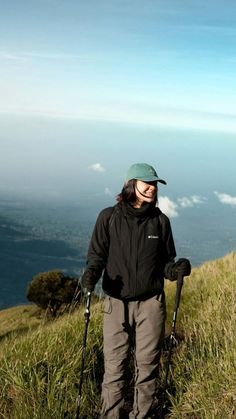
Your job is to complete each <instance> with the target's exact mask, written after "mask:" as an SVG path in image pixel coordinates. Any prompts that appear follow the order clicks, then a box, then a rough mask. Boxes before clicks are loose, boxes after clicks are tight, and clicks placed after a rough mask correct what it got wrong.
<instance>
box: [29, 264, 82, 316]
mask: <svg viewBox="0 0 236 419" xmlns="http://www.w3.org/2000/svg"><path fill="white" fill-rule="evenodd" d="M75 294H76V295H77V296H78V295H79V296H80V286H79V285H78V281H77V279H75V278H71V277H69V276H65V275H64V274H63V273H62V272H60V271H49V272H41V273H39V274H37V275H36V276H34V277H33V279H32V281H31V282H30V284H29V285H28V288H27V299H28V300H29V301H31V302H33V303H35V304H37V305H38V306H39V307H40V308H42V309H49V310H50V313H51V314H52V316H55V315H56V313H57V311H58V310H59V308H60V307H61V306H62V305H63V304H70V303H71V302H72V301H73V298H74V297H75Z"/></svg>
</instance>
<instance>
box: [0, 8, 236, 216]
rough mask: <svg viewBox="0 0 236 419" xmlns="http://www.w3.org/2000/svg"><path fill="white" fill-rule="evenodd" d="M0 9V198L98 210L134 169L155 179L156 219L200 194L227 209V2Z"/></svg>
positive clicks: (232, 109) (233, 52)
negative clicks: (158, 180) (91, 204)
mask: <svg viewBox="0 0 236 419" xmlns="http://www.w3.org/2000/svg"><path fill="white" fill-rule="evenodd" d="M0 11H1V12H0V191H2V192H12V193H14V192H17V193H20V194H22V195H23V196H24V195H26V196H27V194H28V195H29V196H41V197H43V196H44V197H51V198H52V199H59V198H62V199H63V198H65V197H66V198H68V197H69V196H70V197H71V196H73V197H75V196H77V197H82V198H84V197H86V199H88V197H93V198H94V199H98V200H99V199H100V200H101V201H102V202H105V201H106V199H107V200H109V199H111V198H112V197H114V196H115V194H116V193H118V192H119V191H120V189H121V185H122V183H123V181H124V178H125V172H126V170H127V168H128V166H129V165H130V164H132V163H134V162H138V161H145V162H147V163H150V164H152V165H154V166H155V168H156V169H157V171H158V174H159V173H160V176H161V177H163V178H167V183H168V189H166V191H167V192H166V191H165V190H163V189H162V190H161V191H160V194H161V195H162V196H161V198H160V202H161V201H162V205H163V208H165V209H166V212H167V213H168V214H171V215H172V216H177V214H178V210H179V209H180V208H183V207H184V206H185V207H186V206H188V207H191V206H194V205H200V204H202V203H203V202H204V200H205V198H206V195H209V194H210V195H211V197H212V199H217V200H218V201H219V202H221V203H222V204H224V205H229V206H235V208H236V202H235V201H236V191H235V186H234V184H235V182H234V180H235V169H234V166H235V164H234V159H235V157H234V156H235V155H236V154H235V153H236V138H235V135H236V77H235V74H236V3H235V1H234V0H224V1H223V0H221V1H219V0H207V1H206V0H199V1H197V2H196V1H195V0H194V1H193V0H181V1H180V0H168V1H166V0H145V1H143V0H142V1H141V0H132V1H129V0H126V1H125V0H113V1H112V0H99V1H97V0H91V1H90V0H86V1H85V0H79V1H78V0H37V1H36V0H22V1H18V0H8V1H7V2H6V1H3V0H0ZM82 198H81V199H82ZM78 199H79V198H78Z"/></svg>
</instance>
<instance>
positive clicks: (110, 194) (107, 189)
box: [104, 188, 113, 196]
mask: <svg viewBox="0 0 236 419" xmlns="http://www.w3.org/2000/svg"><path fill="white" fill-rule="evenodd" d="M104 192H105V195H108V196H113V193H112V192H111V191H110V189H109V188H105V191H104Z"/></svg>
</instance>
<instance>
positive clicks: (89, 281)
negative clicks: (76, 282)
mask: <svg viewBox="0 0 236 419" xmlns="http://www.w3.org/2000/svg"><path fill="white" fill-rule="evenodd" d="M96 282H97V280H96V276H95V274H94V272H93V271H85V272H84V273H83V275H82V278H81V285H82V288H85V289H86V290H87V291H89V292H93V290H94V288H95V284H96Z"/></svg>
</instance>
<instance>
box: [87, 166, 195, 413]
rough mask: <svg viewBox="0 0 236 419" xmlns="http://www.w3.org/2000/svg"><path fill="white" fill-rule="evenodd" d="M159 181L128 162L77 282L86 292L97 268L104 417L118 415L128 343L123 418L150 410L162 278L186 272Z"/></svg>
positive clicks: (162, 309) (162, 314) (160, 334)
mask: <svg viewBox="0 0 236 419" xmlns="http://www.w3.org/2000/svg"><path fill="white" fill-rule="evenodd" d="M159 183H161V184H165V185H166V182H165V181H164V180H163V179H161V178H159V177H158V175H157V172H156V170H155V169H154V168H153V167H152V166H151V165H149V164H147V163H136V164H133V165H132V166H131V167H130V168H129V169H128V172H127V176H126V179H125V183H124V186H123V188H122V191H121V193H120V194H119V195H118V196H117V201H118V202H117V203H116V205H114V206H113V207H109V208H105V209H103V210H102V211H101V212H100V214H99V215H98V218H97V221H96V224H95V227H94V230H93V233H92V237H91V241H90V244H89V248H88V255H87V266H86V270H85V272H84V274H83V276H82V287H83V288H86V289H87V290H88V291H91V292H92V291H93V290H94V287H95V285H96V283H97V281H98V280H99V278H100V277H101V276H102V274H103V279H102V287H103V290H104V292H105V295H106V296H105V301H104V324H103V341H104V343H103V345H104V369H105V372H104V377H103V383H102V410H101V418H103V419H106V418H107V419H110V418H113V419H122V418H123V417H124V389H125V370H126V366H127V360H128V354H129V349H130V346H131V342H134V352H135V380H134V402H133V410H132V412H130V414H129V418H130V419H134V418H135V419H147V418H151V417H153V416H152V415H153V408H154V400H155V395H156V391H157V378H158V367H159V361H160V356H161V348H162V343H163V339H164V333H165V319H166V305H165V293H164V279H165V278H166V279H170V280H176V279H177V277H178V275H179V274H181V275H183V276H187V275H190V273H191V265H190V262H189V260H188V259H179V260H178V261H177V262H175V257H176V250H175V244H174V240H173V235H172V230H171V225H170V221H169V219H168V217H167V216H166V215H165V214H164V213H162V212H161V211H160V209H159V208H158V207H157V206H156V204H157V193H158V184H159Z"/></svg>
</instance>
